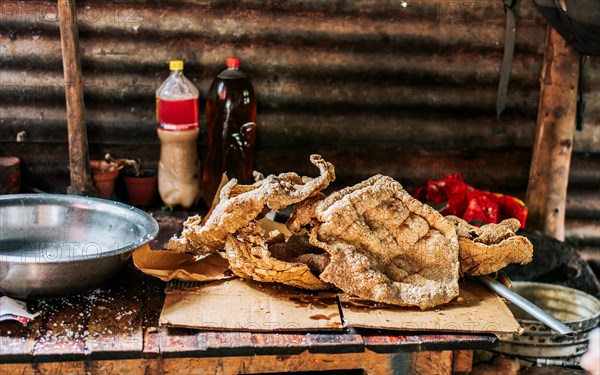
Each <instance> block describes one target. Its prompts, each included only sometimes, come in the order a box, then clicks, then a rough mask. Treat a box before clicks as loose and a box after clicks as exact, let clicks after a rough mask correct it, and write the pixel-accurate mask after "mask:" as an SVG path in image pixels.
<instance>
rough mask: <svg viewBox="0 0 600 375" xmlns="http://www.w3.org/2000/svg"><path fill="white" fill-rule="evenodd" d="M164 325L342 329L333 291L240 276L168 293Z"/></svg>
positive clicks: (284, 329)
mask: <svg viewBox="0 0 600 375" xmlns="http://www.w3.org/2000/svg"><path fill="white" fill-rule="evenodd" d="M160 324H161V325H169V326H174V327H190V328H200V329H211V330H235V331H315V330H319V331H322V330H339V329H342V328H343V324H342V319H341V316H340V314H339V308H338V304H337V298H336V294H335V293H332V292H319V293H311V292H308V291H304V290H299V289H295V288H291V287H287V286H285V285H279V284H269V283H257V282H254V281H249V280H242V279H232V280H227V281H217V282H213V283H210V284H208V285H204V286H201V287H198V288H196V289H195V290H192V289H185V290H180V291H172V292H168V293H167V296H166V298H165V302H164V305H163V309H162V313H161V315H160Z"/></svg>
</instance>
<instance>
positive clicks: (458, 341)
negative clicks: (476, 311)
mask: <svg viewBox="0 0 600 375" xmlns="http://www.w3.org/2000/svg"><path fill="white" fill-rule="evenodd" d="M359 332H361V334H362V339H363V340H364V342H365V346H366V348H368V349H370V350H373V351H375V352H378V353H389V352H394V351H398V350H402V351H424V350H463V349H473V348H477V349H481V350H485V349H492V348H494V347H495V346H496V345H497V343H498V337H496V336H495V335H493V334H428V333H413V334H410V335H398V334H397V333H394V332H392V331H359Z"/></svg>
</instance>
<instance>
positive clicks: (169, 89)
mask: <svg viewBox="0 0 600 375" xmlns="http://www.w3.org/2000/svg"><path fill="white" fill-rule="evenodd" d="M169 69H170V70H171V74H170V75H169V78H167V79H166V80H165V81H164V82H163V83H162V85H161V86H160V87H159V88H158V90H156V118H157V123H158V124H157V129H156V132H157V134H158V138H159V139H160V160H159V163H158V191H159V193H160V197H161V199H162V201H163V202H164V203H165V204H166V205H169V206H177V205H180V206H182V207H183V208H189V207H191V206H192V205H194V204H196V203H197V202H198V200H199V199H200V193H201V191H200V160H199V158H198V135H199V132H200V130H199V128H198V94H199V93H198V89H197V88H196V87H195V86H194V85H193V84H192V82H190V81H189V80H188V79H187V78H186V77H185V76H184V75H183V61H181V60H173V61H170V63H169Z"/></svg>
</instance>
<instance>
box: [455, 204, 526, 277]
mask: <svg viewBox="0 0 600 375" xmlns="http://www.w3.org/2000/svg"><path fill="white" fill-rule="evenodd" d="M446 219H448V220H449V221H451V222H452V223H454V225H455V226H456V232H457V234H458V245H459V259H460V268H461V272H463V273H464V274H465V275H469V276H480V275H489V274H491V273H494V272H497V271H499V270H501V269H502V268H504V267H506V266H508V265H509V264H511V263H519V264H527V263H529V262H531V260H532V259H533V245H532V244H531V242H530V241H529V240H528V239H527V238H526V237H523V236H517V235H516V234H515V233H516V232H517V230H519V228H520V227H521V223H520V222H519V220H517V219H506V220H503V221H502V222H500V223H498V224H486V225H483V226H482V227H480V228H478V227H476V226H473V225H471V224H469V223H467V222H466V221H465V220H463V219H461V218H459V217H457V216H452V215H450V216H446Z"/></svg>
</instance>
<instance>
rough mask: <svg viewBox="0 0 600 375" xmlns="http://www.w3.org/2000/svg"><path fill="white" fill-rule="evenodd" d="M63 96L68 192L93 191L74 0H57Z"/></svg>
mask: <svg viewBox="0 0 600 375" xmlns="http://www.w3.org/2000/svg"><path fill="white" fill-rule="evenodd" d="M57 1H58V17H59V26H60V41H61V46H62V59H63V70H64V75H65V97H66V100H67V126H68V134H69V166H70V169H71V185H70V186H69V188H68V189H67V192H68V193H69V194H77V195H94V196H95V195H96V189H95V188H94V185H93V183H92V179H91V177H90V166H89V155H88V143H87V131H86V127H85V116H84V106H83V82H82V80H81V62H80V59H79V34H78V31H77V14H76V10H75V1H74V0H57Z"/></svg>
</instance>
